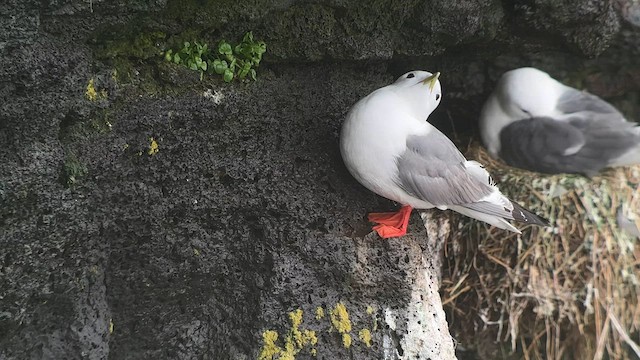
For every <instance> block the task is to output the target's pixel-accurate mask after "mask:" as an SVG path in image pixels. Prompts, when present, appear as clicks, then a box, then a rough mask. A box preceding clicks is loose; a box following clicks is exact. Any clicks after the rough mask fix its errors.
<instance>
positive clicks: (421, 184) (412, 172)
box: [397, 129, 492, 206]
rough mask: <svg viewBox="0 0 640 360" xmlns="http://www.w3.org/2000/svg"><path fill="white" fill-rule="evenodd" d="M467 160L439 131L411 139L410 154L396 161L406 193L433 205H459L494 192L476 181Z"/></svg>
mask: <svg viewBox="0 0 640 360" xmlns="http://www.w3.org/2000/svg"><path fill="white" fill-rule="evenodd" d="M465 161H466V159H465V158H464V156H463V155H462V153H460V151H459V150H458V148H456V146H455V145H454V144H453V143H452V142H451V140H449V138H447V137H446V136H445V135H444V134H442V133H441V132H440V131H438V130H437V129H434V131H432V132H431V133H429V134H427V135H420V136H416V135H413V136H409V137H408V138H407V150H406V151H405V152H404V153H403V154H402V155H401V156H400V157H399V158H398V159H397V164H398V180H397V181H398V185H399V186H400V187H402V188H403V189H404V190H405V191H406V192H407V193H409V194H411V195H412V196H415V197H417V198H419V199H423V200H426V201H428V202H429V203H431V204H433V205H436V206H438V205H459V204H469V203H474V202H476V201H478V200H479V199H481V198H483V197H484V196H486V195H488V194H490V193H491V192H492V188H491V187H490V186H489V184H487V183H484V182H482V181H480V180H479V179H476V178H474V177H473V176H471V175H470V174H469V172H468V171H467V169H466V168H465V165H464V163H465Z"/></svg>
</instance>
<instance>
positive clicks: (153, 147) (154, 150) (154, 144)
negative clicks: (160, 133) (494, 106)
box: [147, 138, 160, 155]
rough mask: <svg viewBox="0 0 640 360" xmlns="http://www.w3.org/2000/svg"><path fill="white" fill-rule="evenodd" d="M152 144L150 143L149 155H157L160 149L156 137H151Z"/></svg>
mask: <svg viewBox="0 0 640 360" xmlns="http://www.w3.org/2000/svg"><path fill="white" fill-rule="evenodd" d="M149 140H150V141H151V144H149V151H148V152H147V153H148V154H149V155H155V154H157V153H158V151H160V150H159V149H158V142H157V141H156V139H154V138H149Z"/></svg>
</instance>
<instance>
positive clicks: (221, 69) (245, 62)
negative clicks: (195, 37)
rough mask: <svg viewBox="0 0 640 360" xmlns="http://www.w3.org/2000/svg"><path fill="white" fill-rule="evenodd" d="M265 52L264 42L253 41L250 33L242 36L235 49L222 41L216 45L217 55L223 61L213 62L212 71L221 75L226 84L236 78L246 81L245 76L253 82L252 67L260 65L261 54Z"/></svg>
mask: <svg viewBox="0 0 640 360" xmlns="http://www.w3.org/2000/svg"><path fill="white" fill-rule="evenodd" d="M266 51H267V45H266V44H265V43H264V41H255V40H254V39H253V34H252V33H251V31H249V32H248V33H246V34H245V35H244V37H243V38H242V42H241V43H240V44H238V45H237V46H236V47H235V48H233V47H232V46H231V44H229V43H228V42H226V41H224V40H222V41H220V43H219V44H218V53H220V55H221V56H222V57H223V59H216V60H214V61H213V70H214V71H215V72H216V73H217V74H220V75H222V78H223V79H224V81H226V82H230V81H231V80H233V78H234V77H236V76H237V77H238V78H239V79H240V80H244V79H246V78H247V76H249V77H250V78H251V79H252V80H255V79H256V70H255V69H254V67H258V65H260V61H261V60H262V54H264V53H265V52H266Z"/></svg>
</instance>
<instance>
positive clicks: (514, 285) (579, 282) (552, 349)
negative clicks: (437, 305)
mask: <svg viewBox="0 0 640 360" xmlns="http://www.w3.org/2000/svg"><path fill="white" fill-rule="evenodd" d="M467 158H469V159H474V160H477V161H480V162H481V163H483V164H484V165H485V166H486V168H487V170H488V171H489V172H490V173H491V174H492V175H493V176H494V178H495V180H496V181H497V183H498V186H500V188H501V190H502V191H503V192H504V193H505V194H506V195H507V196H509V197H510V198H512V199H513V200H516V201H518V202H519V203H520V204H522V205H524V206H525V207H526V208H529V209H530V210H532V211H534V212H536V213H538V214H540V215H542V216H544V217H546V218H547V219H549V221H550V222H551V224H552V226H553V227H552V228H538V227H530V228H525V229H524V230H523V234H522V235H517V234H512V233H508V232H505V231H502V230H500V229H489V226H487V225H485V224H483V223H481V222H478V221H472V220H468V219H466V218H463V217H457V218H456V219H455V220H454V222H453V224H455V223H456V222H457V223H458V224H459V226H458V229H457V231H456V232H455V234H454V235H453V236H452V240H450V241H449V242H448V244H447V246H446V251H447V253H446V254H445V259H446V260H445V264H444V270H443V279H442V287H441V290H442V296H443V302H444V305H445V309H446V310H447V311H448V313H449V316H450V317H449V321H450V325H451V328H452V333H453V335H454V337H456V338H457V339H458V341H459V342H460V346H464V347H472V348H475V350H476V352H477V353H478V354H479V356H480V357H481V358H484V359H500V358H524V359H601V358H603V356H606V357H608V358H610V359H637V358H640V348H638V345H637V343H638V342H639V341H638V338H639V336H638V334H639V331H638V330H639V327H640V242H639V241H638V238H637V236H636V235H634V234H632V233H630V232H627V231H624V230H623V229H622V228H623V226H621V225H619V219H622V218H623V217H624V218H626V219H627V221H628V222H629V224H628V225H633V224H635V226H637V228H639V229H640V166H636V167H629V168H618V169H611V170H608V171H607V172H605V173H603V174H602V175H601V176H598V177H595V178H592V179H589V178H585V177H582V176H575V175H554V176H545V175H541V174H538V173H532V172H528V171H523V170H518V169H514V168H510V167H508V166H506V165H505V164H504V163H502V162H499V161H496V160H494V159H492V158H491V157H490V156H489V155H488V153H486V151H485V150H484V149H483V148H482V147H480V146H478V145H477V144H474V145H472V146H470V148H469V150H468V152H467ZM454 216H455V215H454ZM454 228H455V227H454Z"/></svg>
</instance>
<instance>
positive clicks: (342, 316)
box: [329, 303, 351, 348]
mask: <svg viewBox="0 0 640 360" xmlns="http://www.w3.org/2000/svg"><path fill="white" fill-rule="evenodd" d="M329 315H330V316H331V325H333V327H334V328H335V329H336V330H338V332H339V333H341V334H342V344H343V345H344V347H345V348H349V347H350V346H351V335H349V334H348V333H349V331H351V320H349V313H348V312H347V308H346V307H345V306H344V304H343V303H337V304H336V307H335V308H333V309H332V310H331V311H330V312H329Z"/></svg>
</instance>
